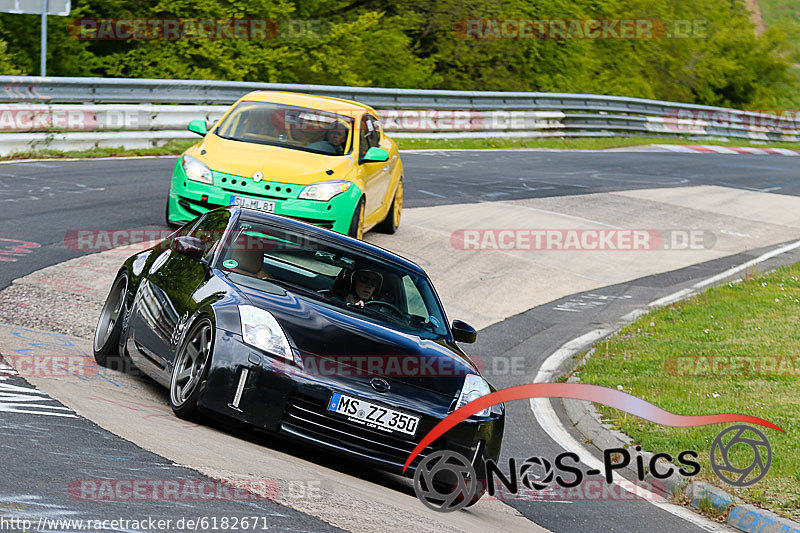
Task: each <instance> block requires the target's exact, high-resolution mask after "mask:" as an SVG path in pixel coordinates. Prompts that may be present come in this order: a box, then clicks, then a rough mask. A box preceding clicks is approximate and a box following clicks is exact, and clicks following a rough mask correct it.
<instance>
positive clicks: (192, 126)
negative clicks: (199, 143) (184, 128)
mask: <svg viewBox="0 0 800 533" xmlns="http://www.w3.org/2000/svg"><path fill="white" fill-rule="evenodd" d="M188 129H189V131H191V132H194V133H196V134H198V135H203V136H205V134H206V133H208V125H207V124H206V121H205V120H193V121H191V122H190V123H189V126H188Z"/></svg>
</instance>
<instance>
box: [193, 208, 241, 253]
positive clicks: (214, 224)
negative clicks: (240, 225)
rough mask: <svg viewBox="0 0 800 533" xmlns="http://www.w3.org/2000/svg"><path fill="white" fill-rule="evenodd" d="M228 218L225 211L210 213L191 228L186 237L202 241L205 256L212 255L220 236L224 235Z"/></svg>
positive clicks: (228, 215) (229, 215)
mask: <svg viewBox="0 0 800 533" xmlns="http://www.w3.org/2000/svg"><path fill="white" fill-rule="evenodd" d="M230 218H231V214H230V212H229V211H228V210H227V209H226V210H222V211H212V212H210V213H207V214H206V215H204V216H203V218H201V219H200V220H199V221H198V222H197V223H196V224H195V225H194V226H192V227H191V229H190V230H189V232H188V233H187V234H186V235H187V236H189V237H195V238H198V239H200V240H201V241H203V243H205V245H206V253H205V256H206V257H208V256H210V255H211V254H213V253H214V249H215V247H216V244H217V243H218V242H219V240H220V239H222V234H223V233H225V228H226V227H228V221H229V220H230Z"/></svg>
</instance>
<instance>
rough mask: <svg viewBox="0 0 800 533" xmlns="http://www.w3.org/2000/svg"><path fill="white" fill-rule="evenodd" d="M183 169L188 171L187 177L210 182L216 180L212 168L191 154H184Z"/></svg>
mask: <svg viewBox="0 0 800 533" xmlns="http://www.w3.org/2000/svg"><path fill="white" fill-rule="evenodd" d="M183 171H184V172H185V173H186V177H187V178H188V179H190V180H192V181H200V182H202V183H208V184H212V183H213V182H214V179H213V177H212V176H211V169H210V168H208V167H207V166H206V165H205V164H204V163H202V162H201V161H200V160H199V159H195V158H194V157H192V156H190V155H185V156H183Z"/></svg>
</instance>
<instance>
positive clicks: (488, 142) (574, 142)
mask: <svg viewBox="0 0 800 533" xmlns="http://www.w3.org/2000/svg"><path fill="white" fill-rule="evenodd" d="M390 136H391V134H390ZM395 140H396V141H397V144H398V146H399V147H400V149H401V150H412V149H416V150H420V149H423V150H447V149H458V148H461V149H482V148H549V149H559V150H606V149H608V148H624V147H626V146H642V145H645V144H710V145H713V146H754V147H757V148H788V149H790V150H800V143H792V142H770V143H769V144H756V143H748V142H747V141H746V140H744V139H742V140H737V141H730V142H729V141H712V140H696V139H695V140H689V139H686V138H680V137H577V138H567V137H558V138H546V139H541V138H539V139H537V138H529V139H525V138H517V139H506V138H494V139H395Z"/></svg>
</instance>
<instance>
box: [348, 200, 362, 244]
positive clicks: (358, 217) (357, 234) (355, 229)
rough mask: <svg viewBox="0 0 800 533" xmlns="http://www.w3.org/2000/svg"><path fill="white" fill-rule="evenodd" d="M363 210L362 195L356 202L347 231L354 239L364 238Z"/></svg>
mask: <svg viewBox="0 0 800 533" xmlns="http://www.w3.org/2000/svg"><path fill="white" fill-rule="evenodd" d="M364 211H365V207H364V198H363V197H362V198H361V199H360V200H359V201H358V203H357V204H356V209H355V211H354V212H353V219H352V220H351V221H350V231H348V232H347V234H348V235H349V236H351V237H353V238H354V239H358V240H363V239H364Z"/></svg>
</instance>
